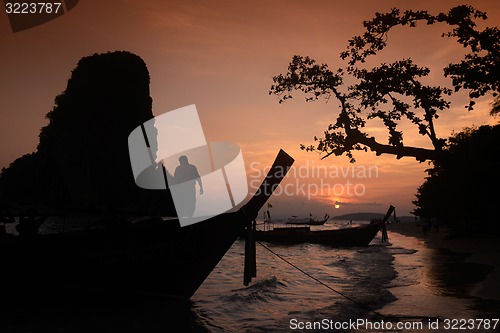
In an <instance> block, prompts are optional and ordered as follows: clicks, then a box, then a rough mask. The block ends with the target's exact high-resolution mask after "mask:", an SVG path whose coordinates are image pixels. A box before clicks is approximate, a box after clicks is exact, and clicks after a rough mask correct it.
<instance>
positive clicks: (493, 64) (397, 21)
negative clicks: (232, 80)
mask: <svg viewBox="0 0 500 333" xmlns="http://www.w3.org/2000/svg"><path fill="white" fill-rule="evenodd" d="M486 18H487V16H486V13H484V12H481V11H479V10H476V9H474V8H473V7H471V6H466V5H462V6H457V7H454V8H452V9H450V11H449V12H447V13H439V14H437V15H432V14H430V13H429V12H427V11H412V10H408V11H404V12H401V11H400V10H398V9H392V10H391V11H390V12H389V13H385V14H381V13H376V14H375V18H373V19H372V20H370V21H365V22H363V25H364V27H365V28H366V31H365V33H364V34H363V35H361V36H355V37H353V38H352V39H350V40H349V44H348V48H347V50H346V51H344V52H342V53H341V54H340V58H341V59H343V60H345V61H347V65H346V66H345V68H338V69H337V70H331V69H329V67H328V65H326V64H318V63H317V62H316V61H315V60H313V59H311V58H310V57H308V56H299V55H296V56H293V58H292V60H291V62H290V64H289V66H288V72H287V73H286V74H284V75H283V74H280V75H277V76H274V77H273V81H274V84H273V85H272V86H271V90H270V92H269V94H275V95H277V96H278V97H279V102H280V103H282V102H285V101H286V100H288V99H291V98H292V93H294V92H295V91H302V92H303V93H304V94H305V95H306V101H316V100H318V99H320V98H325V99H327V100H329V99H331V98H332V97H333V98H335V99H336V100H338V101H339V103H340V112H339V114H338V117H337V118H336V121H335V122H334V123H332V124H330V125H329V126H328V128H327V129H326V130H325V131H324V133H323V137H315V138H314V140H315V141H316V142H317V143H316V144H315V145H308V146H306V145H301V148H302V149H304V150H307V151H318V152H320V153H323V154H324V156H323V158H326V157H328V156H330V155H337V156H339V155H342V154H346V155H347V156H348V157H349V158H350V160H351V162H354V161H355V159H354V156H353V152H354V151H356V150H363V151H367V150H368V149H370V150H372V151H374V152H375V153H376V154H377V155H380V154H392V155H395V156H396V157H397V158H401V157H403V156H410V157H415V158H416V159H417V160H418V161H425V160H436V159H440V158H441V157H442V155H443V148H444V147H445V145H446V139H444V138H440V137H438V136H437V134H436V131H435V121H436V119H437V118H438V117H439V114H440V113H441V112H442V111H444V110H446V109H448V108H449V107H450V102H449V101H448V100H447V97H449V96H451V95H453V94H455V93H457V92H459V91H461V90H466V91H468V95H469V99H470V101H469V103H468V105H466V108H467V110H469V111H471V110H473V109H474V105H475V100H476V99H477V98H479V97H482V96H484V95H486V94H489V93H491V94H493V96H497V93H498V91H499V86H500V83H499V82H500V80H499V73H500V68H499V60H500V31H499V29H498V28H497V27H494V28H485V29H484V30H482V31H480V30H477V28H476V22H475V21H476V20H478V19H481V20H485V19H486ZM419 22H421V23H424V24H427V25H433V24H437V23H442V24H445V25H448V26H450V27H452V28H453V29H452V30H451V31H450V32H445V33H443V37H454V38H456V39H457V41H458V43H459V44H461V45H462V46H464V48H466V49H468V52H469V53H467V54H466V55H465V56H464V58H463V60H461V61H460V62H458V63H452V64H449V65H448V66H446V67H445V68H444V69H443V71H444V72H443V73H444V76H445V77H448V78H450V79H451V81H452V87H453V88H447V87H441V86H432V85H426V84H424V83H423V82H422V81H423V80H422V78H424V77H426V76H428V75H429V73H430V69H429V68H427V67H421V66H418V65H417V64H415V63H414V62H413V60H412V59H401V60H398V61H395V62H392V63H388V64H387V63H382V64H380V65H379V66H376V67H373V68H369V69H368V68H363V67H361V66H362V64H364V63H365V61H366V60H367V58H368V57H371V56H374V55H377V54H378V53H379V52H380V51H382V50H383V49H384V48H385V47H386V46H387V40H388V34H389V32H390V31H391V29H393V28H394V27H397V26H407V27H410V28H414V27H416V26H417V23H419ZM347 76H348V77H349V80H352V79H354V81H355V83H354V84H352V85H349V86H348V85H347V84H346V80H345V78H346V77H347ZM349 82H350V81H349ZM497 103H498V100H497ZM494 110H498V106H497V108H496V109H495V108H494ZM372 119H380V120H382V122H383V124H384V125H385V127H386V128H387V130H388V134H389V139H388V143H386V144H385V143H381V142H380V141H378V140H377V138H375V137H371V136H370V135H369V134H368V133H367V131H366V125H367V123H368V122H369V121H371V120H372ZM403 120H406V121H410V122H411V123H412V124H413V125H414V126H415V127H416V129H417V130H418V133H419V134H420V135H422V136H425V137H427V138H428V139H429V140H430V142H431V143H432V145H433V149H427V148H421V147H411V146H407V145H405V144H404V142H403V132H402V131H401V130H400V124H401V122H402V121H403Z"/></svg>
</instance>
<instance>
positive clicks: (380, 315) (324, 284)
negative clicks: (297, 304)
mask: <svg viewBox="0 0 500 333" xmlns="http://www.w3.org/2000/svg"><path fill="white" fill-rule="evenodd" d="M256 243H259V245H260V246H262V247H263V248H265V249H266V250H268V251H269V252H271V253H272V254H274V255H275V256H276V257H278V258H279V259H281V260H283V261H284V262H286V263H287V264H288V265H290V266H292V267H293V268H295V269H296V270H298V271H299V272H301V273H303V274H304V275H306V276H307V277H309V278H311V279H313V280H314V281H316V282H318V283H319V284H321V285H322V286H324V287H326V288H328V289H329V290H331V291H333V292H334V293H336V294H338V295H340V296H342V297H344V298H345V299H347V300H349V301H351V302H353V303H354V304H356V305H357V306H359V307H361V308H363V309H365V310H368V311H369V312H371V313H373V314H374V315H376V316H379V317H380V318H382V319H384V320H389V321H394V319H397V320H399V321H401V319H439V320H442V319H443V318H444V317H442V316H434V317H433V316H400V315H398V316H396V315H390V316H386V315H383V314H381V313H380V312H377V311H375V310H372V309H370V307H368V305H366V304H364V303H361V302H359V301H356V300H355V299H353V298H351V297H349V296H347V295H345V294H343V293H341V292H340V291H338V290H335V289H334V288H332V287H330V286H329V285H327V284H326V283H324V282H323V281H321V280H319V279H317V278H315V277H314V276H312V275H311V274H309V273H307V272H306V271H304V270H302V269H301V268H300V267H297V266H296V265H294V264H292V263H291V262H289V261H288V260H286V259H285V258H283V257H282V256H281V255H279V254H278V253H276V252H274V251H273V250H271V249H270V248H268V247H267V246H265V245H264V244H262V243H261V242H259V241H256Z"/></svg>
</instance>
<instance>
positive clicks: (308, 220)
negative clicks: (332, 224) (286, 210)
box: [286, 214, 330, 225]
mask: <svg viewBox="0 0 500 333" xmlns="http://www.w3.org/2000/svg"><path fill="white" fill-rule="evenodd" d="M329 219H330V215H328V214H325V216H324V217H323V219H322V220H319V219H317V220H315V219H313V218H312V215H311V214H309V218H306V219H296V217H294V219H292V220H290V221H287V222H286V224H302V225H323V224H325V223H326V221H328V220H329Z"/></svg>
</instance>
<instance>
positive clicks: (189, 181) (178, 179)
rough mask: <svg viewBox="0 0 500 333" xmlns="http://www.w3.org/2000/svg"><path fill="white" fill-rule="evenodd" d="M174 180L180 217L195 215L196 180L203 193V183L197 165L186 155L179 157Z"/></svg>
mask: <svg viewBox="0 0 500 333" xmlns="http://www.w3.org/2000/svg"><path fill="white" fill-rule="evenodd" d="M174 182H175V184H176V187H175V196H176V198H177V199H178V200H176V201H175V202H176V209H177V210H178V211H177V215H178V216H179V217H193V215H194V211H195V209H196V182H198V186H199V187H200V194H203V184H202V182H201V178H200V174H199V173H198V169H197V168H196V166H194V165H192V164H189V161H188V158H187V156H186V155H182V156H180V157H179V165H178V166H177V168H175V172H174Z"/></svg>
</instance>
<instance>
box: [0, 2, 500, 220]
mask: <svg viewBox="0 0 500 333" xmlns="http://www.w3.org/2000/svg"><path fill="white" fill-rule="evenodd" d="M468 3H469V4H471V5H474V6H475V7H476V8H478V9H480V10H484V11H486V12H487V13H488V15H489V20H488V21H487V25H489V26H492V25H499V23H500V2H499V1H497V0H484V1H469V2H468ZM457 4H463V2H461V1H389V0H387V1H385V0H384V1H373V0H366V1H328V0H324V1H316V0H312V1H298V0H292V1H291V0H282V1H272V2H270V1H247V2H244V1H229V0H227V1H165V0H141V1H139V0H109V1H99V0H82V1H80V3H79V4H78V5H77V6H76V7H75V8H74V9H73V10H72V11H70V12H68V13H67V14H65V15H63V16H62V17H60V18H57V19H56V20H54V21H51V22H48V23H46V24H43V25H41V26H38V27H35V28H32V29H29V30H26V31H21V32H18V33H12V32H11V30H10V27H9V24H8V20H7V17H6V15H5V14H2V15H0V45H1V52H0V59H1V61H0V73H1V74H0V75H1V76H0V96H1V98H0V117H1V118H0V119H1V122H0V167H5V166H7V165H8V164H9V163H10V162H12V161H13V160H14V159H15V158H17V157H19V156H21V155H22V154H25V153H29V152H32V151H34V150H35V148H36V145H37V142H38V133H39V130H40V128H41V127H42V126H44V125H45V124H46V120H45V119H44V116H45V114H46V113H47V112H48V111H49V110H50V109H51V108H52V106H53V101H54V97H55V96H56V95H58V94H59V93H61V92H62V91H63V90H64V89H65V86H66V82H67V79H68V78H69V76H70V72H71V70H72V69H73V68H74V67H75V66H76V63H77V62H78V60H79V59H80V58H81V57H83V56H87V55H90V54H93V53H96V52H97V53H99V52H107V51H114V50H128V51H131V52H134V53H136V54H138V55H139V56H141V57H142V58H143V59H144V60H145V62H146V64H147V65H148V68H149V71H150V75H151V95H152V97H153V112H154V113H155V114H156V115H158V114H161V113H164V112H166V111H169V110H173V109H175V108H178V107H182V106H185V105H189V104H196V106H197V109H198V112H199V114H200V118H201V121H202V123H203V126H204V130H205V135H206V137H207V139H208V140H209V141H231V142H235V143H237V144H239V145H240V146H241V148H242V151H243V156H244V158H245V162H246V164H247V170H248V171H249V181H250V182H252V181H253V180H255V179H258V178H255V177H254V175H258V174H259V171H258V170H259V168H263V167H265V166H267V165H270V164H271V163H272V160H273V158H274V156H275V154H276V153H277V152H278V150H279V149H280V148H283V149H285V150H286V151H287V152H288V153H289V154H290V155H292V156H293V157H294V158H295V159H296V160H297V162H296V164H297V167H300V166H305V167H307V168H308V169H309V170H311V169H312V168H319V167H320V166H321V167H326V168H329V170H332V168H334V167H335V168H339V167H343V168H344V170H346V169H345V168H347V167H351V168H352V167H355V168H362V167H367V168H368V167H370V166H372V167H373V166H376V167H377V168H378V174H377V177H375V176H373V175H372V177H369V178H362V177H354V178H352V177H347V178H346V177H339V178H332V177H329V178H328V179H323V183H321V181H322V179H320V178H317V177H316V178H314V177H312V176H311V175H310V174H309V175H307V176H306V177H302V178H300V177H299V178H289V179H287V180H286V182H285V185H286V184H292V185H293V186H292V185H290V186H289V187H288V189H290V190H292V189H293V190H292V192H293V191H295V192H296V193H294V195H288V196H287V195H281V196H279V197H277V198H272V199H271V202H272V203H273V206H274V207H273V210H275V212H276V213H277V214H278V215H285V216H286V215H287V214H290V215H292V214H295V215H302V216H306V215H308V214H309V212H312V213H313V214H317V215H321V216H322V215H323V214H324V213H326V212H329V213H330V215H336V214H344V213H348V212H354V211H378V212H383V211H385V210H386V208H387V207H388V205H389V204H393V205H395V206H396V208H397V210H398V214H401V215H405V214H408V212H409V211H410V210H412V209H413V206H412V204H411V201H412V200H413V198H414V194H415V192H416V187H417V186H419V185H420V184H421V183H422V181H423V178H424V176H425V173H424V170H425V169H426V168H427V167H428V165H427V163H418V162H416V161H415V160H414V159H411V158H403V159H401V160H396V159H395V158H394V157H392V156H382V157H375V156H374V154H372V153H367V154H361V153H358V154H356V158H357V160H358V162H357V164H355V165H350V164H349V163H348V160H347V158H346V157H330V158H328V159H326V160H320V159H319V157H318V155H317V154H315V153H305V152H303V151H300V149H299V144H300V143H304V144H309V143H312V138H313V137H314V135H321V133H322V132H323V130H324V129H325V128H326V126H327V125H328V124H329V123H330V122H331V121H332V120H333V119H335V115H336V113H335V112H336V103H335V101H333V100H332V101H330V103H329V104H326V103H325V102H323V101H317V102H314V103H305V102H304V101H303V99H302V98H296V99H294V100H292V101H290V102H287V103H285V104H281V105H279V104H278V103H277V99H276V97H275V96H269V95H268V91H269V88H270V85H271V84H272V80H271V77H272V76H273V75H276V74H279V73H284V72H285V71H286V68H287V65H288V62H289V60H290V58H291V56H292V55H294V54H300V55H309V56H310V57H312V58H314V59H317V60H318V61H319V62H326V63H328V64H329V65H330V67H331V68H337V67H341V66H343V65H344V64H343V63H342V62H341V61H340V59H339V57H338V55H339V53H340V52H341V51H342V50H344V48H345V46H346V41H347V39H348V38H350V37H352V36H354V35H356V34H360V33H362V31H363V28H362V25H361V22H362V21H363V20H367V19H370V18H371V17H372V16H373V14H374V13H375V12H376V11H381V12H385V11H388V10H389V9H390V8H392V7H398V8H401V9H408V8H411V9H427V10H430V11H431V12H434V13H435V12H438V11H446V10H447V9H449V8H450V7H451V6H453V5H457ZM441 32H442V30H439V28H438V29H436V28H434V27H432V28H428V27H423V28H420V29H416V30H412V31H409V30H405V29H398V30H396V31H394V33H392V34H391V35H390V37H389V38H390V40H389V45H390V47H389V48H388V49H387V50H385V51H384V52H383V53H382V54H381V57H379V58H377V59H378V61H379V62H380V61H390V60H395V59H399V58H402V57H409V56H411V57H412V59H414V61H415V62H417V64H419V65H425V66H429V67H430V68H431V70H433V69H434V70H435V72H434V73H433V74H432V75H431V76H430V77H429V78H428V82H431V83H436V84H437V83H442V84H447V82H446V81H443V82H442V79H441V72H440V70H439V69H440V68H442V67H443V66H444V65H446V64H447V63H449V62H450V61H454V60H457V59H460V58H461V56H462V55H463V52H462V50H461V49H460V47H459V46H457V44H456V43H455V42H454V41H453V40H449V39H442V38H441V37H440V33H441ZM465 101H466V99H465V98H464V96H462V97H461V98H460V96H459V97H458V98H456V99H454V100H453V104H452V108H451V109H450V110H448V111H446V113H444V114H442V117H440V118H439V119H438V122H437V124H436V126H437V131H438V134H439V135H440V136H442V137H446V136H448V135H449V134H450V133H451V131H453V130H460V129H461V128H463V127H464V126H470V125H472V124H475V125H480V124H483V123H496V122H497V121H498V119H493V118H490V117H489V116H488V115H487V114H488V109H489V104H488V103H489V102H490V101H491V99H488V98H484V99H482V100H479V103H478V108H477V110H475V111H474V112H473V113H467V112H466V111H465V109H464V108H463V106H464V105H465ZM403 129H405V131H404V133H405V138H406V140H405V144H408V145H415V146H429V143H428V142H427V141H426V140H425V138H423V137H420V136H418V135H415V130H414V129H413V128H412V127H411V126H410V125H408V126H406V127H403ZM382 130H383V128H381V127H379V124H376V123H374V124H372V125H371V127H370V133H373V134H374V135H376V134H377V133H382V135H385V134H384V133H385V132H382ZM380 141H384V140H380ZM348 181H349V182H350V183H351V184H354V185H358V190H359V189H360V188H363V189H364V192H363V195H354V196H351V197H349V196H347V195H346V193H344V195H333V194H332V193H331V192H332V191H333V187H334V186H335V184H340V185H342V186H344V190H347V186H345V184H346V183H347V182H348ZM254 183H255V182H254ZM303 184H304V185H303ZM307 184H317V185H318V186H319V185H323V186H324V189H323V190H324V191H323V192H324V193H323V195H320V194H316V195H309V198H308V197H307V195H306V196H304V195H303V194H302V191H301V189H300V186H306V185H307ZM340 185H337V187H336V189H337V194H339V193H338V192H339V191H338V189H339V188H340V187H339V186H340ZM310 189H314V188H310ZM327 190H330V192H328V191H327ZM358 192H359V191H358ZM358 194H359V193H358ZM334 200H338V201H341V202H345V203H348V204H343V205H341V208H340V209H338V210H334V209H333V206H332V202H333V201H334ZM291 203H293V204H291Z"/></svg>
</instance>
